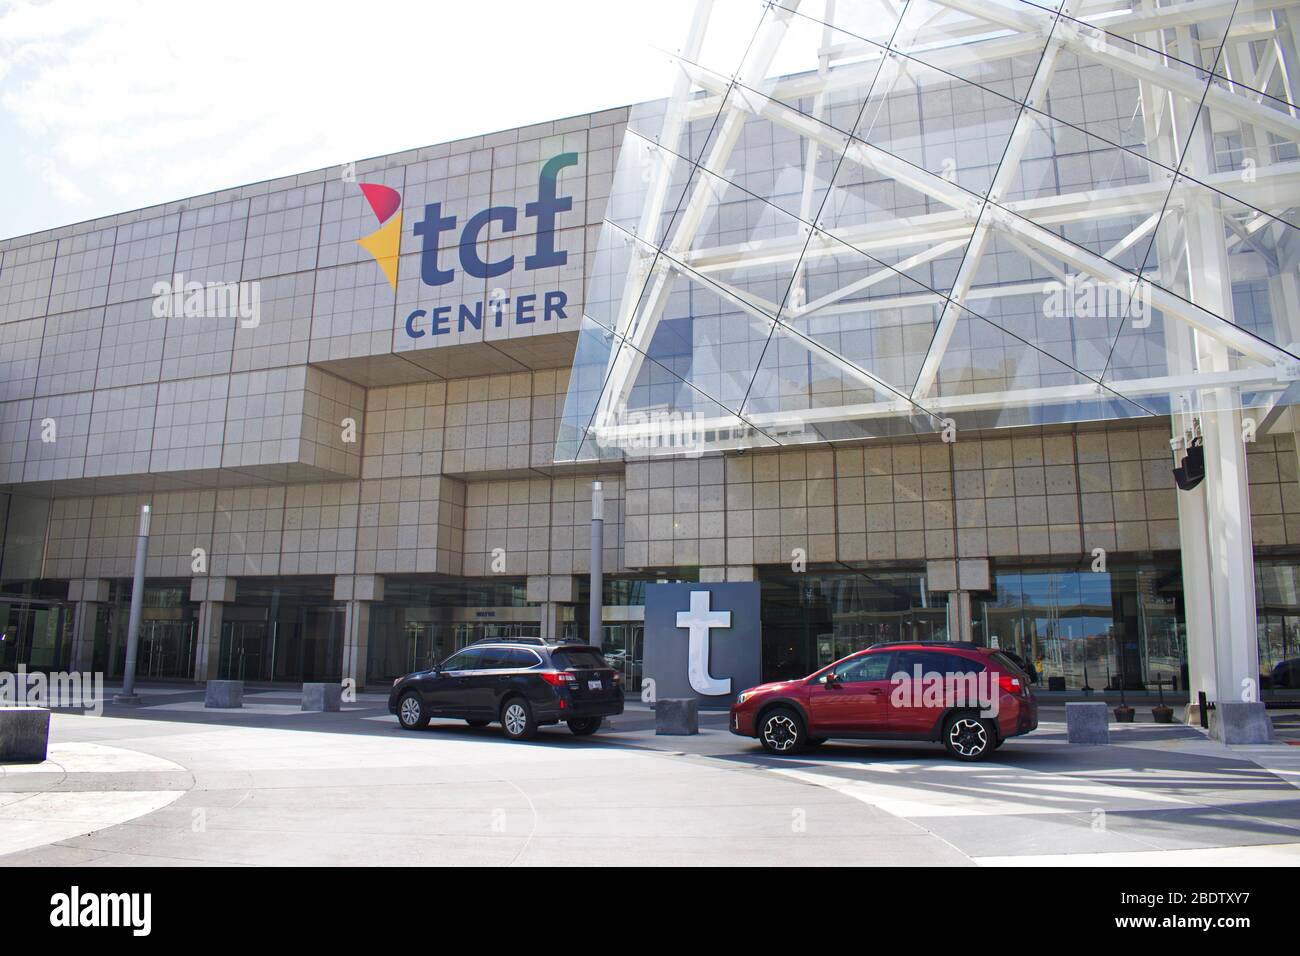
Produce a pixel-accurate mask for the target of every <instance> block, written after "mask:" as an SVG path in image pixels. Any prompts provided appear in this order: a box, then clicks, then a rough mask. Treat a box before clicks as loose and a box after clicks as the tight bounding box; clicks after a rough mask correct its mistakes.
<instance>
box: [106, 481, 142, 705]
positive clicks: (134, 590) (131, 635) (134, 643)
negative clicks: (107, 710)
mask: <svg viewBox="0 0 1300 956" xmlns="http://www.w3.org/2000/svg"><path fill="white" fill-rule="evenodd" d="M148 556H149V506H148V505H141V506H140V528H139V530H138V531H137V532H136V539H135V577H134V578H133V579H132V581H131V616H130V617H129V618H128V619H127V625H126V668H125V670H124V671H123V673H122V693H120V694H118V695H117V696H116V697H114V698H113V700H114V701H115V702H117V703H119V704H138V703H139V702H140V697H139V695H138V694H136V692H135V661H136V656H137V655H138V653H139V650H140V607H141V605H142V604H143V603H144V563H145V559H146V558H147V557H148Z"/></svg>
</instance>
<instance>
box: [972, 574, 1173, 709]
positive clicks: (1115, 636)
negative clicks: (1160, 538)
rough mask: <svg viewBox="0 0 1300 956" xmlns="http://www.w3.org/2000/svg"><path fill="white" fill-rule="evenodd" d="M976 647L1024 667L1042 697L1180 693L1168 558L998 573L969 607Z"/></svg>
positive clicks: (1171, 582)
mask: <svg viewBox="0 0 1300 956" xmlns="http://www.w3.org/2000/svg"><path fill="white" fill-rule="evenodd" d="M974 604H975V609H974V614H975V616H976V617H977V618H978V619H979V622H980V625H981V627H982V630H983V634H984V642H985V643H986V644H988V645H989V646H992V647H1001V648H1004V649H1006V650H1010V651H1014V652H1015V653H1017V654H1019V655H1020V656H1021V657H1023V658H1025V659H1026V660H1028V661H1030V662H1032V663H1033V665H1034V667H1035V668H1036V669H1037V671H1038V674H1039V681H1040V683H1039V687H1040V688H1041V689H1043V690H1081V691H1085V692H1087V691H1117V690H1119V689H1120V687H1121V686H1123V687H1124V688H1125V689H1127V690H1150V691H1155V690H1156V688H1157V685H1158V683H1159V684H1160V685H1161V686H1163V688H1164V689H1165V690H1166V691H1170V692H1173V691H1180V690H1185V689H1186V687H1187V664H1186V661H1187V650H1186V643H1187V642H1186V637H1187V632H1186V626H1185V618H1184V616H1183V600H1182V576H1181V573H1180V570H1179V566H1178V563H1177V558H1176V557H1174V558H1170V559H1167V560H1163V561H1152V562H1150V563H1140V564H1139V563H1135V564H1123V563H1120V562H1117V561H1114V560H1112V561H1111V562H1110V563H1109V565H1108V569H1107V570H1106V571H1093V570H1091V568H1090V567H1089V566H1087V565H1085V566H1084V567H1082V568H1079V567H1068V568H1062V567H1020V568H1016V567H997V568H995V572H994V592H993V594H992V595H991V596H989V597H985V598H982V599H979V598H977V599H976V601H975V602H974Z"/></svg>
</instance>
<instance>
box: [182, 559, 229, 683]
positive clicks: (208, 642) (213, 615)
mask: <svg viewBox="0 0 1300 956" xmlns="http://www.w3.org/2000/svg"><path fill="white" fill-rule="evenodd" d="M190 600H191V601H197V602H199V623H198V627H197V628H196V629H195V634H194V680H195V681H197V682H200V683H201V682H203V681H209V680H216V679H217V675H218V673H219V670H220V667H221V620H222V610H223V606H224V605H226V604H232V603H234V600H235V579H234V578H210V577H199V578H194V579H193V580H192V581H190Z"/></svg>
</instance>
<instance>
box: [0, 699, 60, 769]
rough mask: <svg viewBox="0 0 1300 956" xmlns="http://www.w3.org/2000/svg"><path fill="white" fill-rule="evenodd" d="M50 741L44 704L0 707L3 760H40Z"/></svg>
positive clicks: (47, 712) (0, 760)
mask: <svg viewBox="0 0 1300 956" xmlns="http://www.w3.org/2000/svg"><path fill="white" fill-rule="evenodd" d="M49 743H50V712H49V711H48V710H46V709H45V708H44V707H0V764H4V763H41V762H42V761H44V760H45V757H46V753H47V751H48V749H49Z"/></svg>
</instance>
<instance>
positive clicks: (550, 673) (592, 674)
mask: <svg viewBox="0 0 1300 956" xmlns="http://www.w3.org/2000/svg"><path fill="white" fill-rule="evenodd" d="M620 680H621V677H620V675H619V673H618V671H616V670H614V669H613V668H612V667H610V666H609V664H608V663H606V661H605V658H604V657H603V656H602V655H601V653H600V649H599V648H595V647H591V646H590V645H587V644H547V643H545V642H544V641H542V640H540V639H529V638H524V639H516V640H483V641H476V642H475V643H473V644H470V645H469V646H467V647H465V648H462V649H461V650H459V651H457V652H456V653H455V654H453V655H451V657H449V658H447V659H446V660H445V661H443V662H442V663H441V664H439V665H438V666H437V667H434V668H432V669H431V670H427V671H416V672H415V673H414V674H407V675H406V676H405V677H399V678H398V679H397V680H395V681H393V690H392V692H391V693H390V694H389V695H388V710H389V712H390V713H393V714H396V715H397V720H398V722H399V723H401V725H402V727H404V728H405V729H406V730H418V729H419V728H421V727H424V726H427V725H428V723H429V718H431V717H453V718H459V719H460V720H464V721H465V722H467V723H468V724H469V725H470V726H471V727H486V726H487V725H488V724H490V723H492V722H493V721H499V722H500V723H501V727H502V729H503V730H505V733H506V736H507V737H509V738H511V739H512V740H527V739H528V738H529V737H531V736H533V734H535V733H537V728H538V727H540V726H543V725H546V724H558V723H559V722H560V721H564V722H565V723H567V724H568V725H569V729H570V730H571V731H573V732H574V733H575V734H577V735H578V736H586V735H587V734H594V733H595V732H596V730H597V729H598V728H599V727H600V721H601V718H603V717H612V716H614V715H616V714H621V713H623V687H622V685H621V684H620Z"/></svg>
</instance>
